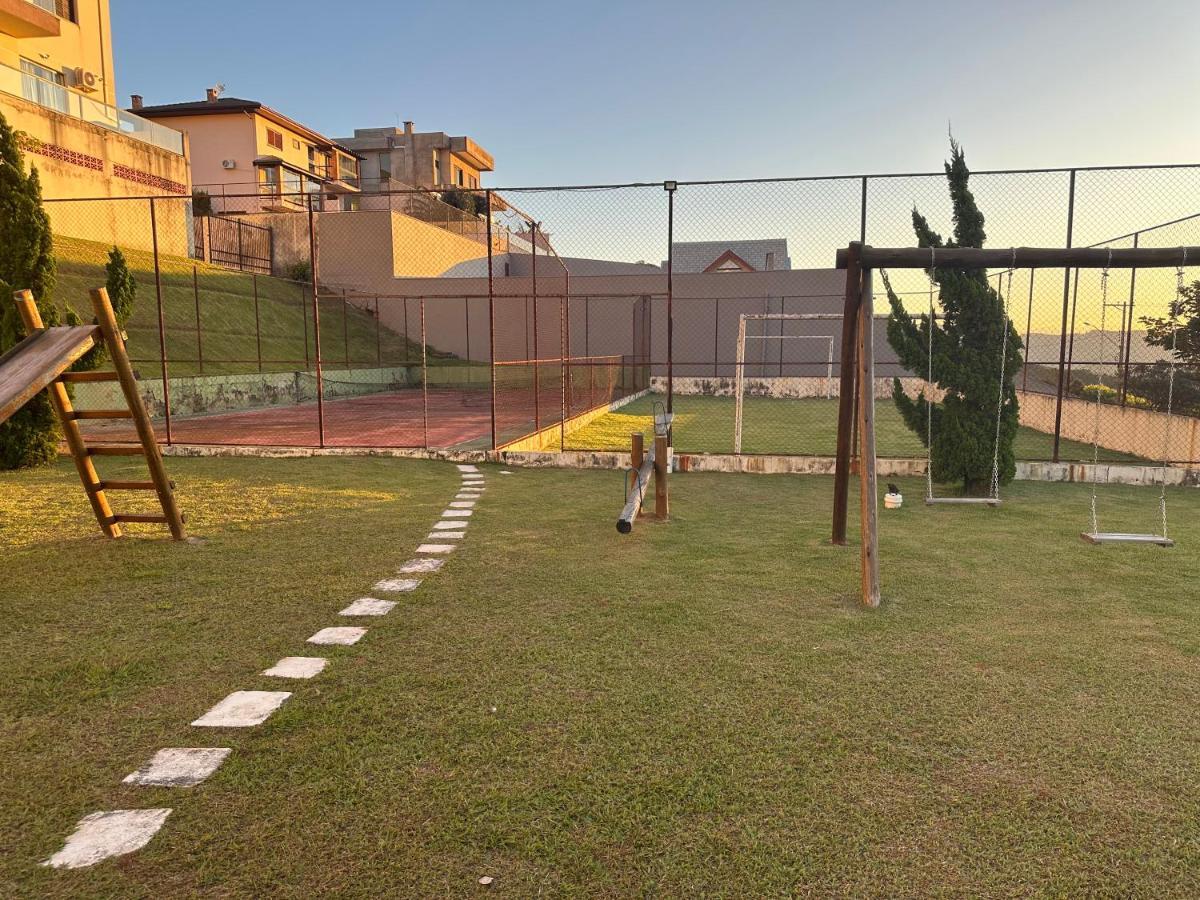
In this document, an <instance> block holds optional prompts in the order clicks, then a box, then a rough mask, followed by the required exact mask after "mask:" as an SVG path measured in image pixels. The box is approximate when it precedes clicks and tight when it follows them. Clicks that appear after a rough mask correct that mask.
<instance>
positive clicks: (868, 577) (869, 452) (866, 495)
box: [858, 269, 879, 608]
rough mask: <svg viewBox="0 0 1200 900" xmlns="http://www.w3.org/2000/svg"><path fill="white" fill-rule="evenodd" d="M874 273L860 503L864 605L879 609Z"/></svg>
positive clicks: (861, 336) (864, 310) (861, 341)
mask: <svg viewBox="0 0 1200 900" xmlns="http://www.w3.org/2000/svg"><path fill="white" fill-rule="evenodd" d="M873 291H874V285H873V284H872V277H871V269H864V270H863V273H862V292H861V293H862V300H861V303H860V304H859V313H858V391H859V395H858V440H859V454H858V458H859V466H858V468H859V474H858V484H859V502H860V505H861V508H862V512H861V518H860V522H861V528H862V602H863V605H864V606H869V607H871V608H874V607H876V606H878V605H879V523H878V519H877V516H878V508H879V495H878V492H877V489H876V484H875V468H876V463H875V340H874V333H873V332H874V328H873V325H874V317H875V304H874V298H873Z"/></svg>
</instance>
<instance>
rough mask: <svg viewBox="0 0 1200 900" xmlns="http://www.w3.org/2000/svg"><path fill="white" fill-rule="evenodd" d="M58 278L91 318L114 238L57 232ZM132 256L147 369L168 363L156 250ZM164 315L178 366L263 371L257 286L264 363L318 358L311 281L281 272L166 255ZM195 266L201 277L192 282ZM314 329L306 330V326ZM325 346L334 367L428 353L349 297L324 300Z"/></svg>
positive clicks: (138, 332) (136, 343)
mask: <svg viewBox="0 0 1200 900" xmlns="http://www.w3.org/2000/svg"><path fill="white" fill-rule="evenodd" d="M54 249H55V254H56V256H57V258H58V286H57V288H56V289H55V299H56V300H57V301H58V302H59V303H60V304H63V303H69V304H70V305H71V306H73V307H74V309H75V310H76V312H78V313H79V314H80V316H82V317H84V318H85V319H90V318H91V316H90V304H89V301H88V290H89V289H91V288H94V287H98V286H100V285H103V284H104V281H105V272H104V265H105V263H106V262H107V261H108V251H109V248H108V247H107V246H105V245H104V244H100V243H96V242H93V241H84V240H78V239H75V238H66V237H56V238H55V241H54ZM124 252H125V257H126V260H127V261H128V263H129V267H130V269H131V270H132V271H133V275H134V278H135V279H136V280H137V285H138V293H137V303H136V305H135V306H134V312H133V317H132V319H131V321H130V322H129V325H128V328H127V331H128V334H129V353H130V356H131V357H132V358H133V359H134V360H135V365H136V367H137V369H138V370H139V372H141V373H142V375H143V376H146V375H151V374H155V373H157V372H159V371H160V369H159V363H158V360H159V334H158V308H157V303H156V296H155V285H154V258H153V256H152V255H151V254H150V253H147V252H143V251H137V250H126V251H124ZM159 260H160V270H161V278H162V293H163V318H164V320H165V322H166V332H167V341H166V343H167V359H168V364H169V368H170V372H171V374H172V375H173V376H174V375H196V374H200V372H201V365H200V357H199V354H198V349H199V351H200V352H202V354H203V373H204V374H206V375H215V374H236V373H247V374H248V373H252V372H258V371H259V364H258V347H257V342H256V338H255V314H254V295H255V287H256V285H255V282H257V291H258V320H259V323H260V326H261V333H262V359H263V363H262V371H265V372H279V371H293V370H298V369H304V368H306V359H307V360H308V364H307V365H308V367H311V366H312V362H311V361H312V360H313V359H314V358H315V340H314V335H313V330H314V329H313V327H312V324H313V323H312V300H311V296H310V287H309V285H307V284H300V283H297V282H293V281H287V280H284V279H281V278H272V277H267V276H261V275H260V276H258V278H257V279H255V278H254V277H253V276H251V275H248V274H244V273H241V272H235V271H231V270H229V269H223V268H221V267H219V266H213V265H208V264H206V263H203V262H196V261H194V260H191V259H183V258H180V257H173V256H160V258H159ZM193 271H194V273H195V281H194V283H193ZM197 294H198V295H199V310H200V323H201V329H200V333H199V336H200V346H199V348H198V345H197V327H196V310H197ZM306 332H307V334H306ZM321 349H322V358H323V359H324V361H325V365H326V366H327V367H338V368H340V367H342V366H343V365H345V364H346V363H347V360H348V362H349V364H350V365H352V366H355V367H367V366H376V365H384V366H389V365H397V364H399V363H403V362H405V361H410V360H419V359H420V358H421V348H420V344H419V343H418V342H409V341H406V340H405V337H404V335H402V334H397V333H396V332H394V331H391V330H390V329H388V328H386V327H379V328H378V332H377V325H376V320H375V317H374V315H373V314H372V313H371V312H369V311H368V310H364V309H358V308H356V307H355V306H354V305H353V304H350V305H348V306H347V307H346V308H345V310H344V312H343V304H342V302H341V301H340V300H334V301H330V302H325V301H322V304H321Z"/></svg>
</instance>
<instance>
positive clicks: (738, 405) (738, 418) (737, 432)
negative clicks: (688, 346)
mask: <svg viewBox="0 0 1200 900" xmlns="http://www.w3.org/2000/svg"><path fill="white" fill-rule="evenodd" d="M737 341H738V342H737V358H736V360H735V362H734V364H733V366H734V372H733V393H734V400H733V452H734V453H739V454H740V453H741V452H742V415H743V412H744V404H743V401H742V392H743V391H744V390H745V389H746V314H745V313H743V314H742V315H740V316H738V338H737Z"/></svg>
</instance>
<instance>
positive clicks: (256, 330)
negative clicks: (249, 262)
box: [250, 273, 262, 373]
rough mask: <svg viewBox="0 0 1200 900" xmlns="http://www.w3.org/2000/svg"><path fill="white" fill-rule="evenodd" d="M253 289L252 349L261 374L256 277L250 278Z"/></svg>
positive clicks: (260, 321) (259, 321)
mask: <svg viewBox="0 0 1200 900" xmlns="http://www.w3.org/2000/svg"><path fill="white" fill-rule="evenodd" d="M250 279H251V284H252V285H253V287H254V347H255V351H256V352H257V354H258V371H259V373H261V372H262V320H261V319H259V316H258V275H257V273H255V274H252V275H251V276H250Z"/></svg>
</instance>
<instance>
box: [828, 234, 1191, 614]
mask: <svg viewBox="0 0 1200 900" xmlns="http://www.w3.org/2000/svg"><path fill="white" fill-rule="evenodd" d="M933 259H934V258H933V257H932V256H931V251H930V249H929V248H927V247H891V248H881V247H871V246H868V245H866V244H862V243H858V242H855V243H852V244H850V246H849V247H847V248H846V249H845V250H839V251H838V253H837V267H838V268H839V269H844V270H845V271H846V300H845V308H844V325H843V328H842V367H841V394H840V397H839V407H838V439H837V462H836V470H835V479H834V497H833V542H834V543H835V544H845V543H846V519H847V513H848V510H849V493H850V474H851V445H852V441H853V438H854V434H855V428H857V436H858V445H859V446H858V465H859V471H860V476H861V477H860V478H859V502H860V505H861V510H862V516H861V522H860V529H861V534H862V541H861V544H862V547H861V556H862V602H863V603H864V604H865V605H867V606H871V607H874V606H878V605H879V533H878V520H877V515H876V510H877V506H878V498H877V496H876V465H877V461H876V456H875V400H874V396H875V391H874V389H873V385H874V381H875V360H874V350H873V343H874V340H873V335H872V330H873V328H872V326H873V324H874V309H873V301H874V287H873V283H872V273H873V271H874V270H875V269H927V268H930V263H931V260H933ZM1189 259H1190V260H1192V262H1193V264H1195V263H1196V262H1200V247H1142V248H1132V249H1126V248H1120V249H1116V248H1111V249H1110V248H1107V247H1066V248H1061V247H1053V248H1041V247H1037V248H1034V247H1017V248H1009V249H1000V250H991V249H979V248H974V247H943V248H938V250H937V254H936V260H935V261H936V264H937V265H938V266H942V267H951V268H961V269H988V268H995V269H1010V268H1011V269H1017V268H1022V269H1062V270H1064V272H1065V273H1066V276H1065V282H1064V288H1063V332H1062V333H1063V335H1064V338H1063V340H1064V341H1065V340H1066V338H1065V335H1066V316H1067V308H1068V307H1067V303H1068V300H1069V291H1070V273H1071V271H1072V270H1073V269H1100V270H1102V271H1103V273H1104V278H1105V283H1106V279H1107V274H1108V272H1109V271H1110V270H1111V269H1117V268H1127V269H1149V268H1175V269H1176V274H1177V278H1176V281H1177V293H1176V302H1178V299H1179V292H1181V291H1182V285H1183V277H1184V276H1183V270H1184V267H1185V266H1187V264H1188V260H1189ZM1104 302H1107V295H1106V296H1105V298H1104ZM1175 327H1176V329H1178V323H1176V326H1175ZM1174 369H1175V367H1174V363H1173V362H1172V365H1171V379H1172V385H1173V383H1174ZM1059 377H1060V378H1061V377H1062V373H1061V372H1060V376H1059ZM1059 389H1060V393H1061V389H1062V385H1061V384H1060V385H1059ZM1098 404H1099V400H1098V399H1097V409H1098V408H1099V407H1098ZM1168 415H1170V405H1169V403H1168ZM1168 440H1169V431H1168ZM1098 447H1099V439H1098V425H1097V437H1096V439H1095V441H1094V447H1093V463H1092V516H1091V528H1090V530H1089V531H1085V532H1083V533H1082V534H1081V537H1082V538H1083V539H1084V540H1085V541H1087V542H1089V543H1092V544H1115V543H1124V544H1151V545H1158V546H1164V547H1170V546H1172V545H1173V543H1174V542H1173V541H1172V540H1171V539H1170V538H1169V537H1168V536H1167V531H1166V523H1167V509H1166V503H1167V501H1166V477H1165V470H1166V469H1167V468H1168V467H1169V465H1170V460H1169V459H1168V458H1167V456H1166V454H1165V451H1164V457H1163V461H1162V468H1163V470H1164V477H1163V479H1162V485H1163V489H1162V492H1161V495H1160V499H1159V506H1160V513H1161V521H1162V527H1161V530H1160V531H1159V532H1158V533H1154V534H1130V533H1125V532H1103V531H1100V528H1099V524H1098V521H1097V515H1096V506H1097V500H1096V497H1097V486H1098V484H1099V479H1100V469H1101V467H1100V465H1099V457H1098ZM935 499H936V498H935ZM982 502H984V503H987V504H989V505H996V504H998V502H999V498H998V494H997V493H996V491H995V488H993V495H992V496H991V497H989V498H987V499H984V500H983V501H982Z"/></svg>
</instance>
